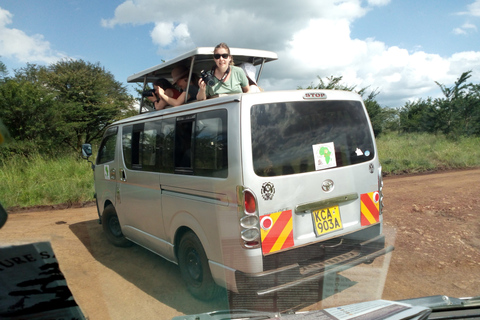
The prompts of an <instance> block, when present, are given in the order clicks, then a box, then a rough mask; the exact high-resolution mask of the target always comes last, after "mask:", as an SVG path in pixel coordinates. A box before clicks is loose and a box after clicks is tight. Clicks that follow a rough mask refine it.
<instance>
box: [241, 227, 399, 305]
mask: <svg viewBox="0 0 480 320" xmlns="http://www.w3.org/2000/svg"><path fill="white" fill-rule="evenodd" d="M320 246H322V250H323V253H324V254H323V256H322V257H321V258H319V257H317V258H315V259H310V260H308V261H303V262H295V263H293V264H290V265H285V266H282V267H280V268H276V269H271V270H268V271H264V272H261V273H255V274H247V273H243V272H240V271H236V272H235V281H236V284H237V288H238V290H239V292H240V293H243V292H248V293H252V292H255V293H256V294H257V295H258V296H264V295H268V294H272V293H275V292H278V291H281V290H285V289H288V288H292V287H296V286H301V285H304V284H307V283H309V282H314V281H318V280H321V279H322V278H323V277H325V276H326V275H328V274H333V273H337V272H341V271H344V270H347V269H349V268H352V267H354V266H356V265H359V264H362V263H370V262H372V261H373V260H374V259H375V258H377V257H380V256H382V255H384V254H386V253H389V252H391V251H393V250H394V247H393V246H388V247H385V237H384V236H383V235H378V236H376V237H374V238H372V239H369V240H366V241H363V242H351V241H346V242H345V243H343V241H340V242H339V243H337V244H336V245H330V246H324V245H320Z"/></svg>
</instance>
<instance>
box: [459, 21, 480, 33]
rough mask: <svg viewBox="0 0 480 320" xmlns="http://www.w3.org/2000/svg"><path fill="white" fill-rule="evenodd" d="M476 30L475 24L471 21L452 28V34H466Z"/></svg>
mask: <svg viewBox="0 0 480 320" xmlns="http://www.w3.org/2000/svg"><path fill="white" fill-rule="evenodd" d="M470 31H471V32H473V31H477V26H476V25H474V24H471V23H468V22H466V23H464V24H463V25H462V26H461V27H459V28H455V29H453V33H454V34H460V35H466V34H468V33H469V32H470Z"/></svg>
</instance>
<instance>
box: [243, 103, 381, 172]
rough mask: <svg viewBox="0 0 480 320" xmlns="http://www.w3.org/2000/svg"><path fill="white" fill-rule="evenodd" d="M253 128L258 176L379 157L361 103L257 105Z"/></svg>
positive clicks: (350, 163) (253, 151)
mask: <svg viewBox="0 0 480 320" xmlns="http://www.w3.org/2000/svg"><path fill="white" fill-rule="evenodd" d="M251 126H252V155H253V166H254V170H255V173H256V174H257V175H258V176H279V175H289V174H298V173H304V172H311V171H316V170H326V169H332V168H338V167H344V166H349V165H352V164H357V163H361V162H365V161H369V160H371V159H373V158H374V156H375V149H374V143H373V139H372V133H371V129H370V124H369V123H368V120H367V116H366V114H365V112H364V109H363V106H362V104H361V103H360V102H359V101H301V102H282V103H271V104H259V105H254V106H252V109H251Z"/></svg>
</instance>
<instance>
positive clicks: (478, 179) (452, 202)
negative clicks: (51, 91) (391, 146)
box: [0, 169, 480, 320]
mask: <svg viewBox="0 0 480 320" xmlns="http://www.w3.org/2000/svg"><path fill="white" fill-rule="evenodd" d="M384 194H385V202H386V207H385V209H384V221H385V229H384V231H385V234H386V235H387V240H388V242H389V244H390V243H391V244H394V245H395V251H394V252H393V253H391V254H389V255H387V256H385V257H384V258H380V259H377V260H376V261H375V262H374V263H373V264H371V265H362V266H358V267H355V268H353V269H350V270H347V271H344V272H342V273H341V274H339V275H337V276H333V277H329V278H327V279H325V280H324V281H323V290H321V292H312V293H311V294H310V295H309V298H308V299H307V298H305V297H304V296H302V295H301V294H299V292H294V293H291V292H290V293H288V292H287V293H285V294H283V295H279V296H277V297H275V299H273V298H269V299H267V300H265V299H264V300H262V299H257V300H255V301H254V302H252V300H249V301H245V300H242V298H241V297H234V296H233V297H232V296H230V300H229V301H227V298H226V297H225V299H223V300H221V301H214V302H210V303H204V302H200V301H198V300H195V299H193V298H192V297H190V295H189V294H188V292H187V291H186V289H185V288H184V286H183V284H182V282H181V279H180V273H179V271H178V268H177V267H176V266H175V265H174V264H171V263H169V262H167V261H165V260H163V259H162V258H160V257H158V256H156V255H154V254H153V253H151V252H149V251H147V250H145V249H143V248H140V247H138V246H132V247H130V248H116V247H114V246H112V245H110V244H109V243H107V241H106V238H105V236H104V234H103V232H102V228H101V225H99V224H98V222H97V214H96V208H95V207H85V208H78V209H65V210H52V211H41V212H18V213H13V214H10V216H9V220H8V221H7V223H6V225H5V226H4V227H3V229H1V230H0V243H1V245H10V244H18V243H30V242H35V241H50V242H51V243H52V246H53V249H54V251H55V253H56V256H57V259H58V261H59V263H60V268H61V270H62V271H63V273H64V275H65V277H66V279H67V282H68V285H69V287H70V290H71V291H72V293H73V295H74V297H75V300H76V301H77V303H78V304H79V305H80V307H81V308H82V310H83V312H84V313H85V315H87V316H88V317H89V319H92V320H96V319H102V320H104V319H171V318H172V317H174V316H177V315H182V314H192V313H199V312H206V311H211V310H218V309H225V308H227V307H228V306H229V305H228V303H230V304H231V305H232V304H233V305H234V307H256V308H261V305H263V306H266V305H268V306H269V307H271V306H274V307H278V308H280V309H285V308H296V309H303V310H310V309H316V308H325V307H329V306H333V305H337V304H344V303H355V302H360V301H366V300H372V299H380V298H383V299H391V300H397V299H405V298H411V297H420V296H427V295H437V294H445V295H450V296H453V297H465V296H473V295H479V294H480V219H479V217H478V215H479V213H480V200H479V197H478V195H479V194H480V169H476V170H465V171H453V172H441V173H435V174H428V175H417V176H400V177H387V178H386V179H385V192H384ZM0 259H1V257H0ZM306 291H308V290H306ZM306 291H305V292H302V294H304V295H308V294H307V293H306ZM294 297H295V299H296V300H298V301H297V302H294V301H293V298H294ZM287 300H288V303H287V302H285V301H287ZM320 300H321V301H320ZM282 303H283V304H282Z"/></svg>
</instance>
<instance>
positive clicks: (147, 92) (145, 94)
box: [142, 89, 155, 98]
mask: <svg viewBox="0 0 480 320" xmlns="http://www.w3.org/2000/svg"><path fill="white" fill-rule="evenodd" d="M152 95H155V89H150V90H147V91H143V92H142V97H144V98H146V97H151V96H152Z"/></svg>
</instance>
